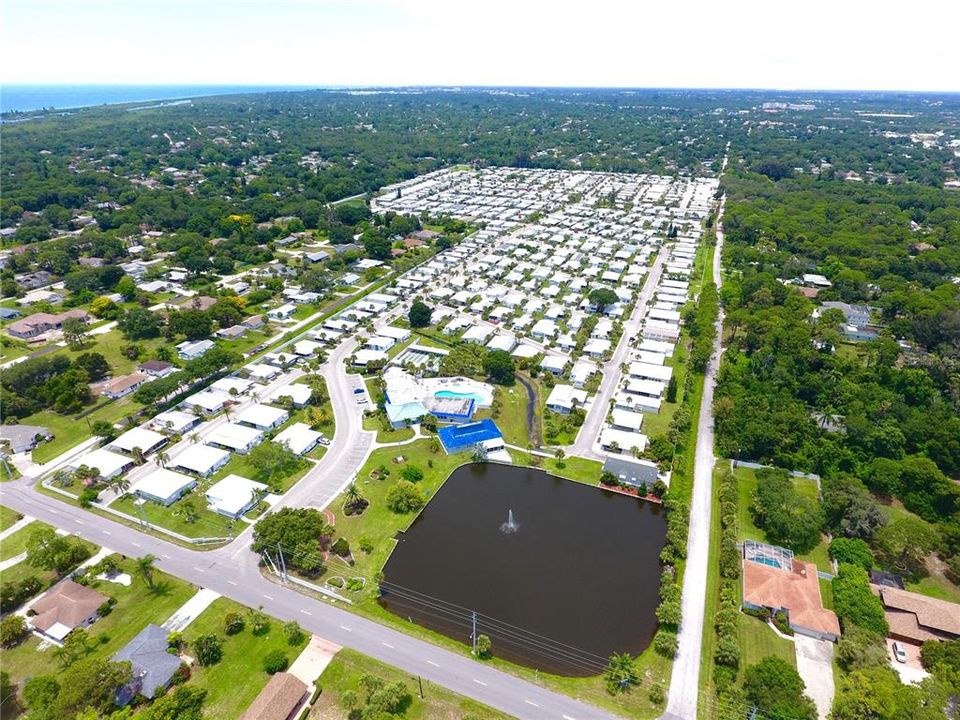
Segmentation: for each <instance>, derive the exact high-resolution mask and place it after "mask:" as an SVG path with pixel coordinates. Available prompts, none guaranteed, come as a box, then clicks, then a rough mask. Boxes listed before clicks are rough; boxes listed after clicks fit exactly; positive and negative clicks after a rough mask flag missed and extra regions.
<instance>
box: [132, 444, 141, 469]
mask: <svg viewBox="0 0 960 720" xmlns="http://www.w3.org/2000/svg"><path fill="white" fill-rule="evenodd" d="M130 452H131V453H132V454H133V461H134V462H135V463H136V464H137V465H143V450H141V449H140V448H139V447H135V448H133V450H131V451H130Z"/></svg>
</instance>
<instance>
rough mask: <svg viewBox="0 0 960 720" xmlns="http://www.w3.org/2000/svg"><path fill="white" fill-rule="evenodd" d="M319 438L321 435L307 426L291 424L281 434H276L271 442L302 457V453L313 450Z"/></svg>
mask: <svg viewBox="0 0 960 720" xmlns="http://www.w3.org/2000/svg"><path fill="white" fill-rule="evenodd" d="M321 437H323V434H322V433H318V432H317V431H315V430H311V429H310V426H309V425H307V424H305V423H293V424H292V425H291V426H290V427H288V428H285V429H284V430H283V432H280V433H277V435H276V437H274V438H273V441H274V442H275V443H278V444H280V445H286V446H287V448H288V449H289V450H290V452H293V453H296V454H297V455H303V453H305V452H308V451H310V450H311V449H313V447H314V445H316V444H317V442H318V441H319V440H320V438H321Z"/></svg>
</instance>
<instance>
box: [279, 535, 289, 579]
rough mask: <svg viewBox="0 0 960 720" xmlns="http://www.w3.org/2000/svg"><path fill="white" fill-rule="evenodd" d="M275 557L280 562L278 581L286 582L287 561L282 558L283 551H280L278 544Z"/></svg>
mask: <svg viewBox="0 0 960 720" xmlns="http://www.w3.org/2000/svg"><path fill="white" fill-rule="evenodd" d="M277 557H278V558H279V560H280V579H281V580H283V581H284V582H286V580H287V561H286V559H285V558H284V557H283V550H281V549H280V543H277Z"/></svg>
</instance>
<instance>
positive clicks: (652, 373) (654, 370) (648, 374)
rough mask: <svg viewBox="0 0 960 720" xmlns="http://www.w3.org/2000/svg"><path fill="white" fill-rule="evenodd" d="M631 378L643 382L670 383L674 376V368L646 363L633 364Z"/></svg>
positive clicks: (630, 371) (631, 365)
mask: <svg viewBox="0 0 960 720" xmlns="http://www.w3.org/2000/svg"><path fill="white" fill-rule="evenodd" d="M629 373H630V377H634V378H640V379H641V380H658V381H660V382H669V381H670V378H671V377H672V376H673V368H672V367H670V366H669V365H654V364H652V363H645V362H632V363H630V369H629Z"/></svg>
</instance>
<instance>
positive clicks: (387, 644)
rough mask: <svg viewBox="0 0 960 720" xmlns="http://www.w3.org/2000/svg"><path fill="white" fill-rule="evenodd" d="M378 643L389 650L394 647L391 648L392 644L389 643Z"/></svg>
mask: <svg viewBox="0 0 960 720" xmlns="http://www.w3.org/2000/svg"><path fill="white" fill-rule="evenodd" d="M380 644H381V645H383V646H384V647H388V648H390V649H391V650H393V649H394V648H393V645H391V644H390V643H380Z"/></svg>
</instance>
